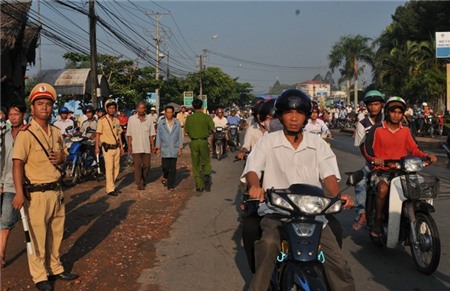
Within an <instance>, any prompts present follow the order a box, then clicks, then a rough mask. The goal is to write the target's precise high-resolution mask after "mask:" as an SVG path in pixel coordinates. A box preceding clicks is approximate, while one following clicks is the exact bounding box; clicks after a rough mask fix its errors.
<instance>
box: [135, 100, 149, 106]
mask: <svg viewBox="0 0 450 291" xmlns="http://www.w3.org/2000/svg"><path fill="white" fill-rule="evenodd" d="M140 105H144V106H145V107H147V102H145V101H144V100H140V101H138V103H137V104H136V107H139V106H140Z"/></svg>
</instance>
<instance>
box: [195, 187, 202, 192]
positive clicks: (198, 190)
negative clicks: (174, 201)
mask: <svg viewBox="0 0 450 291" xmlns="http://www.w3.org/2000/svg"><path fill="white" fill-rule="evenodd" d="M195 191H197V192H203V188H196V189H195Z"/></svg>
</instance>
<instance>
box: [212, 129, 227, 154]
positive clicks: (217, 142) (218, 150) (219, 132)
mask: <svg viewBox="0 0 450 291" xmlns="http://www.w3.org/2000/svg"><path fill="white" fill-rule="evenodd" d="M226 138H227V132H226V129H225V128H223V127H216V131H214V133H213V146H214V150H213V153H214V155H215V157H216V158H217V159H218V160H219V161H220V160H221V159H222V158H223V155H224V154H225V147H226Z"/></svg>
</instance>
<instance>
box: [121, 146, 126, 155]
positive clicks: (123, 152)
mask: <svg viewBox="0 0 450 291" xmlns="http://www.w3.org/2000/svg"><path fill="white" fill-rule="evenodd" d="M123 154H125V149H124V148H123V146H120V155H121V156H122V155H123Z"/></svg>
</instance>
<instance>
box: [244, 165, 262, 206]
mask: <svg viewBox="0 0 450 291" xmlns="http://www.w3.org/2000/svg"><path fill="white" fill-rule="evenodd" d="M245 178H246V179H247V184H248V189H249V190H248V195H249V196H250V198H251V199H258V200H259V201H260V202H263V201H264V198H265V192H264V189H263V188H261V186H259V178H258V175H257V174H256V172H253V171H250V172H248V173H247V174H246V175H245Z"/></svg>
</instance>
